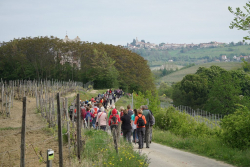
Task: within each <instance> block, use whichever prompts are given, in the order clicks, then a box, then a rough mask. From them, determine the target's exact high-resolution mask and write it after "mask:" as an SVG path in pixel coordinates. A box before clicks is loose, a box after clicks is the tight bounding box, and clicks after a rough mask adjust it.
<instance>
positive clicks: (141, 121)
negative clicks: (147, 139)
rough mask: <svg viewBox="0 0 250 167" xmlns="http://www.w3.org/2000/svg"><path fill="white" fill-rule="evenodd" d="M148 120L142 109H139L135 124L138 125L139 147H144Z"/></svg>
mask: <svg viewBox="0 0 250 167" xmlns="http://www.w3.org/2000/svg"><path fill="white" fill-rule="evenodd" d="M146 123H147V121H146V118H145V116H144V115H142V110H141V109H139V110H138V115H137V116H136V117H135V122H134V124H135V125H137V134H138V138H139V149H142V148H143V144H144V139H143V138H144V135H145V125H146Z"/></svg>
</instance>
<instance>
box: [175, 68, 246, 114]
mask: <svg viewBox="0 0 250 167" xmlns="http://www.w3.org/2000/svg"><path fill="white" fill-rule="evenodd" d="M249 80H250V79H249V76H248V75H246V73H244V72H243V71H242V70H231V71H226V70H224V69H222V68H221V67H219V66H211V67H210V68H205V67H200V68H198V70H197V72H196V73H195V74H190V75H186V76H185V77H184V78H183V79H182V81H181V82H179V83H177V84H175V85H173V94H172V99H173V101H174V105H176V106H179V105H186V106H190V107H192V108H194V109H196V108H200V109H205V110H206V111H208V112H211V113H214V114H229V113H233V112H234V111H235V109H236V105H237V104H242V105H245V106H249V103H248V102H247V100H248V99H249V97H250V89H249V88H250V82H249ZM241 96H242V97H244V98H242V99H240V97H241Z"/></svg>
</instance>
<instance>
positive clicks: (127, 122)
mask: <svg viewBox="0 0 250 167" xmlns="http://www.w3.org/2000/svg"><path fill="white" fill-rule="evenodd" d="M131 123H132V121H131V117H130V116H129V115H128V110H124V111H123V116H122V117H121V124H122V127H121V128H122V133H123V137H124V139H125V140H127V141H128V142H129V143H131V129H132V126H131Z"/></svg>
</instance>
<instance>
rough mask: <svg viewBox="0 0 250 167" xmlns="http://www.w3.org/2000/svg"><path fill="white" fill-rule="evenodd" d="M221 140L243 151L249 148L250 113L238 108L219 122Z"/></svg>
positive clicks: (246, 109)
mask: <svg viewBox="0 0 250 167" xmlns="http://www.w3.org/2000/svg"><path fill="white" fill-rule="evenodd" d="M221 127H222V129H223V133H222V139H223V140H224V141H225V142H226V143H227V144H229V145H230V146H232V147H236V148H240V149H245V148H247V147H249V146H250V138H249V136H250V111H249V109H248V108H247V107H245V106H240V108H238V109H237V110H236V112H235V113H233V114H230V115H227V116H225V117H224V118H223V119H222V121H221Z"/></svg>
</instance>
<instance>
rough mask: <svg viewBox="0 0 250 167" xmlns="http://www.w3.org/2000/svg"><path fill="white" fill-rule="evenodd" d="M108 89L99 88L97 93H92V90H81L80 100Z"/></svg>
mask: <svg viewBox="0 0 250 167" xmlns="http://www.w3.org/2000/svg"><path fill="white" fill-rule="evenodd" d="M106 91H107V89H100V90H97V91H96V93H91V90H90V91H87V92H86V91H80V93H79V95H80V100H84V101H85V100H86V99H87V100H90V99H91V98H92V97H97V95H98V94H99V93H100V94H102V93H103V92H106Z"/></svg>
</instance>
